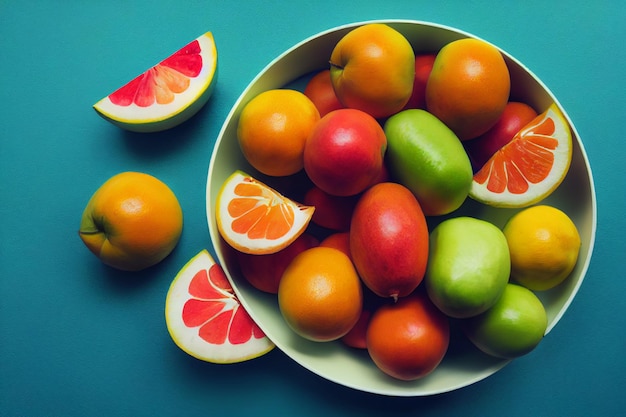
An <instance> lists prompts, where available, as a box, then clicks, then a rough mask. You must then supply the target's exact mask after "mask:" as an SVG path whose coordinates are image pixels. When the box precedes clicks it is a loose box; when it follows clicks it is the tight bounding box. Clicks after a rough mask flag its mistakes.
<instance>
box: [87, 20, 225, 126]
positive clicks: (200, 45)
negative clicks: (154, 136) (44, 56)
mask: <svg viewBox="0 0 626 417" xmlns="http://www.w3.org/2000/svg"><path fill="white" fill-rule="evenodd" d="M216 81H217V49H216V47H215V41H214V40H213V35H212V34H211V32H207V33H205V34H204V35H202V36H200V37H198V38H197V39H195V40H193V41H192V42H190V43H189V44H187V45H186V46H184V47H183V48H181V49H180V50H179V51H177V52H176V53H174V54H172V55H171V56H170V57H168V58H166V59H165V60H163V61H161V62H160V63H158V64H157V65H155V66H153V67H151V68H149V69H148V70H147V71H145V72H144V73H142V74H140V75H139V76H137V77H135V78H134V79H133V80H132V81H130V82H129V83H128V84H126V85H124V86H122V87H120V88H119V89H118V90H116V91H114V92H113V93H111V94H109V95H108V96H106V97H104V98H103V99H102V100H100V101H98V102H97V103H96V104H94V106H93V107H94V109H95V110H96V112H98V114H100V115H101V116H102V117H103V118H104V119H105V120H108V121H109V122H111V123H113V124H115V125H117V126H119V127H121V128H123V129H127V130H131V131H135V132H156V131H161V130H166V129H169V128H172V127H174V126H176V125H179V124H180V123H182V122H184V121H186V120H187V119H189V118H190V117H191V116H193V115H194V114H196V113H197V112H198V110H200V108H202V106H204V104H205V103H206V102H207V101H208V99H209V97H210V96H211V94H212V93H213V89H214V87H215V84H216Z"/></svg>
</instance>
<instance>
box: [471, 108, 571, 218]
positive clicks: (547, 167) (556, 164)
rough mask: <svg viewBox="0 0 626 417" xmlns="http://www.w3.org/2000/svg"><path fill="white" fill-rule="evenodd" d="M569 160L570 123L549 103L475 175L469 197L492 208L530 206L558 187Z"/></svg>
mask: <svg viewBox="0 0 626 417" xmlns="http://www.w3.org/2000/svg"><path fill="white" fill-rule="evenodd" d="M571 160H572V133H571V130H570V127H569V124H568V123H567V121H566V120H565V117H564V116H563V114H562V113H561V111H560V110H559V109H558V107H557V106H556V104H552V105H551V106H550V107H549V108H548V109H547V110H546V111H545V112H544V113H542V114H540V115H538V116H537V117H536V118H535V119H534V120H532V121H531V122H530V123H528V124H527V125H526V126H524V127H523V128H522V129H521V130H520V131H519V132H518V133H517V134H516V135H515V137H514V138H513V139H512V140H511V142H509V143H508V144H506V145H505V146H503V147H502V148H501V149H500V150H498V151H497V152H496V153H495V154H494V155H493V156H492V157H491V158H490V159H489V160H488V161H487V163H485V165H484V166H483V167H482V168H481V169H480V170H479V171H478V172H477V173H476V174H474V180H473V182H472V186H471V189H470V193H469V195H470V197H472V198H473V199H474V200H477V201H480V202H482V203H485V204H488V205H490V206H494V207H510V208H518V207H526V206H529V205H531V204H534V203H536V202H538V201H541V200H543V199H544V198H546V197H547V196H548V195H550V194H551V193H552V192H553V191H554V190H555V189H556V188H557V187H558V186H559V185H560V184H561V182H562V181H563V179H564V178H565V175H566V174H567V171H568V170H569V166H570V163H571Z"/></svg>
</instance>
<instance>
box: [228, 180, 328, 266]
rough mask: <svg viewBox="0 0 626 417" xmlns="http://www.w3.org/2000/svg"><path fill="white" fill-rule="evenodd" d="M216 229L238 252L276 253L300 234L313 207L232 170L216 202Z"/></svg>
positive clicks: (306, 224) (309, 219) (308, 219)
mask: <svg viewBox="0 0 626 417" xmlns="http://www.w3.org/2000/svg"><path fill="white" fill-rule="evenodd" d="M216 206H217V207H216V218H217V219H216V220H217V229H218V230H219V232H220V235H221V236H222V238H223V239H224V240H225V241H226V242H227V243H228V244H229V245H230V246H232V247H233V248H235V249H237V250H238V251H240V252H244V253H250V254H255V255H263V254H269V253H276V252H278V251H280V250H281V249H284V248H286V247H287V246H289V245H290V244H291V243H292V242H293V241H294V240H296V239H297V238H298V236H300V235H301V234H302V233H303V232H304V230H305V229H306V227H307V226H308V224H309V222H310V221H311V216H312V215H313V211H314V210H315V208H314V207H312V206H306V205H303V204H300V203H296V202H295V201H293V200H291V199H289V198H287V197H285V196H283V195H282V194H280V193H279V192H278V191H276V190H274V189H272V188H271V187H269V186H267V185H265V184H263V183H262V182H260V181H257V180H256V179H254V178H252V177H251V176H249V175H248V174H246V173H244V172H242V171H239V170H237V171H235V172H234V173H233V174H232V175H231V176H230V177H229V178H227V179H226V181H225V182H224V184H223V185H222V188H221V189H220V191H219V194H218V196H217V201H216Z"/></svg>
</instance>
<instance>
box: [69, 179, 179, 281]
mask: <svg viewBox="0 0 626 417" xmlns="http://www.w3.org/2000/svg"><path fill="white" fill-rule="evenodd" d="M182 230H183V212H182V209H181V207H180V204H179V203H178V199H177V198H176V196H175V195H174V193H173V192H172V190H171V189H170V188H169V187H168V186H167V185H166V184H165V183H163V182H162V181H160V180H159V179H157V178H155V177H153V176H152V175H149V174H144V173H140V172H123V173H120V174H117V175H114V176H113V177H111V178H110V179H109V180H107V181H106V182H105V183H104V184H102V186H101V187H100V188H98V190H96V192H95V193H94V194H93V195H92V197H91V199H90V200H89V202H88V203H87V207H85V210H84V211H83V215H82V219H81V222H80V230H79V236H80V238H81V239H82V240H83V242H84V243H85V245H86V246H87V248H89V250H90V251H91V252H93V253H94V254H95V255H96V256H97V257H98V258H100V260H101V261H102V262H104V263H105V264H107V265H109V266H112V267H114V268H117V269H121V270H127V271H138V270H141V269H144V268H147V267H149V266H152V265H155V264H157V263H158V262H160V261H162V260H163V259H164V258H165V257H166V256H167V255H169V254H170V252H172V250H173V249H174V248H175V247H176V245H177V244H178V240H179V239H180V235H181V233H182Z"/></svg>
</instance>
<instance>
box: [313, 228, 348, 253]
mask: <svg viewBox="0 0 626 417" xmlns="http://www.w3.org/2000/svg"><path fill="white" fill-rule="evenodd" d="M320 246H324V247H327V248H335V249H339V250H340V251H342V252H343V253H345V254H346V255H348V258H350V259H352V254H351V253H350V232H337V233H333V234H330V235H328V236H327V237H326V238H325V239H324V240H322V241H321V242H320Z"/></svg>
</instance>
